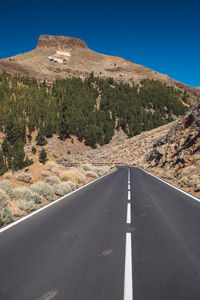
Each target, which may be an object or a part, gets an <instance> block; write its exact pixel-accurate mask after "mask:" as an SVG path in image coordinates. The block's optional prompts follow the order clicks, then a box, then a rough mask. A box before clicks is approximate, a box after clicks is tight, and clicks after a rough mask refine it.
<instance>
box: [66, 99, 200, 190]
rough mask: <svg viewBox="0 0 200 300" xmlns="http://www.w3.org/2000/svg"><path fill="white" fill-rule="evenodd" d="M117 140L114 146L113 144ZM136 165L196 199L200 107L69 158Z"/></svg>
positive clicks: (199, 182)
mask: <svg viewBox="0 0 200 300" xmlns="http://www.w3.org/2000/svg"><path fill="white" fill-rule="evenodd" d="M116 140H118V143H116ZM76 161H80V162H86V161H92V162H93V163H107V164H122V165H123V164H125V165H136V166H140V167H142V168H144V169H146V170H147V171H148V172H152V173H154V174H155V175H157V176H158V177H162V178H164V179H165V180H167V181H170V182H171V183H173V184H175V185H177V186H179V187H180V188H183V189H184V190H186V191H188V192H190V193H192V194H194V195H195V196H200V171H199V170H200V104H197V105H196V106H195V107H194V108H193V109H192V110H191V111H189V112H187V113H186V114H185V115H184V116H183V117H181V118H179V119H178V120H177V121H175V122H173V123H170V124H167V125H164V126H160V127H158V128H156V129H153V130H150V131H146V132H143V133H141V134H140V135H137V136H135V137H133V138H130V139H125V137H124V136H123V134H122V133H121V132H120V133H117V139H116V137H115V138H114V139H113V140H112V141H111V143H110V144H109V145H105V146H103V147H101V148H100V147H99V148H98V149H96V150H92V151H91V150H87V151H85V153H84V154H79V155H72V156H71V162H76Z"/></svg>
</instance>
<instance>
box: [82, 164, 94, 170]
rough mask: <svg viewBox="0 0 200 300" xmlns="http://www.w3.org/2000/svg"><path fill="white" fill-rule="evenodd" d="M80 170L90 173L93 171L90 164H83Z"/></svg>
mask: <svg viewBox="0 0 200 300" xmlns="http://www.w3.org/2000/svg"><path fill="white" fill-rule="evenodd" d="M82 168H83V170H84V171H92V170H93V166H92V165H90V164H84V165H83V166H82Z"/></svg>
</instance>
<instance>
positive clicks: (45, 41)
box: [37, 35, 88, 50]
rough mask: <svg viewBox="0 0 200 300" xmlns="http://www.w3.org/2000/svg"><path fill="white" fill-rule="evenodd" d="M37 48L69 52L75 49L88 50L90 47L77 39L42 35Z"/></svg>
mask: <svg viewBox="0 0 200 300" xmlns="http://www.w3.org/2000/svg"><path fill="white" fill-rule="evenodd" d="M37 48H40V49H56V50H68V49H73V48H83V49H87V48H88V46H87V45H86V43H85V42H84V41H82V40H79V39H76V38H71V37H67V36H53V35H40V37H39V39H38V43H37Z"/></svg>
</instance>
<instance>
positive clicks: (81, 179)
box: [60, 168, 86, 184]
mask: <svg viewBox="0 0 200 300" xmlns="http://www.w3.org/2000/svg"><path fill="white" fill-rule="evenodd" d="M60 178H61V180H62V181H72V182H74V183H76V184H85V179H86V178H85V174H84V172H83V171H82V170H80V169H78V168H70V169H68V170H66V171H63V172H61V174H60Z"/></svg>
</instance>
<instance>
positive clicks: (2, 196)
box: [0, 189, 8, 207]
mask: <svg viewBox="0 0 200 300" xmlns="http://www.w3.org/2000/svg"><path fill="white" fill-rule="evenodd" d="M7 200H8V196H7V194H6V193H5V191H4V190H3V189H0V207H1V206H4V205H5V204H6V201H7Z"/></svg>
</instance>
